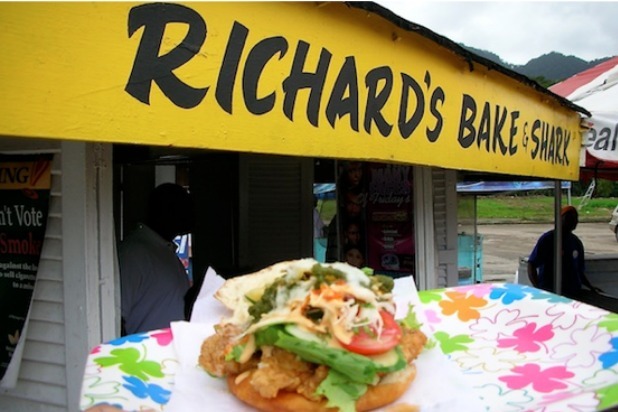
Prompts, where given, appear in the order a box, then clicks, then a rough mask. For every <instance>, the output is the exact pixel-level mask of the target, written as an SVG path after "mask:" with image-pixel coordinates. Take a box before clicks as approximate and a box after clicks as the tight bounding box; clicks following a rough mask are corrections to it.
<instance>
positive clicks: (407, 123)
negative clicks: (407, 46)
mask: <svg viewBox="0 0 618 412" xmlns="http://www.w3.org/2000/svg"><path fill="white" fill-rule="evenodd" d="M401 80H403V85H402V93H401V104H400V105H399V118H398V122H397V123H398V125H399V132H400V133H401V137H403V138H404V139H407V138H408V137H410V135H412V133H414V130H416V128H417V127H418V125H419V123H420V122H421V120H422V119H423V113H424V112H425V95H424V94H423V90H422V89H421V86H420V85H419V84H418V82H417V81H416V80H415V79H414V78H412V77H411V76H409V75H407V74H405V73H401ZM410 89H412V92H413V93H414V97H415V101H416V105H415V107H414V110H413V112H412V116H410V118H409V119H408V118H407V115H408V100H409V99H410V96H409V95H410Z"/></svg>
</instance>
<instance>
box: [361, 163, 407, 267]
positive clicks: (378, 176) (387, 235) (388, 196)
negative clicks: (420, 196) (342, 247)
mask: <svg viewBox="0 0 618 412" xmlns="http://www.w3.org/2000/svg"><path fill="white" fill-rule="evenodd" d="M412 188H413V185H412V167H410V166H403V165H393V164H381V163H368V164H367V197H366V203H365V207H366V210H365V217H366V222H367V224H366V235H367V264H368V266H369V267H371V268H373V269H374V270H375V271H377V272H379V273H388V274H391V275H392V276H393V277H398V276H404V275H409V274H412V275H414V267H415V264H414V215H413V200H414V197H413V191H412Z"/></svg>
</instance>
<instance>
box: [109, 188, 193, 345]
mask: <svg viewBox="0 0 618 412" xmlns="http://www.w3.org/2000/svg"><path fill="white" fill-rule="evenodd" d="M193 224H194V221H193V201H192V198H191V196H190V194H189V193H188V192H187V190H185V189H184V188H183V187H182V186H180V185H177V184H174V183H163V184H161V185H159V186H157V187H156V188H155V189H154V190H153V191H152V192H151V193H150V197H149V200H148V210H147V216H146V219H145V221H144V222H143V223H140V224H139V225H138V227H137V228H136V229H135V230H134V231H132V232H131V233H130V234H129V235H128V236H127V237H126V238H125V239H124V240H123V241H122V242H121V243H120V245H119V247H118V263H119V267H120V292H121V293H120V295H121V311H122V327H123V328H122V331H121V334H122V335H130V334H133V333H138V332H147V331H150V330H154V329H162V328H168V327H169V326H170V323H171V322H173V321H177V320H185V319H187V308H186V304H187V302H186V301H185V299H186V295H187V292H188V291H189V287H190V284H189V278H188V276H187V272H186V270H185V268H184V266H183V264H182V262H181V261H180V259H179V258H178V256H177V255H176V249H177V245H176V244H175V243H174V238H175V237H176V236H178V235H184V234H187V233H190V232H191V230H192V228H193Z"/></svg>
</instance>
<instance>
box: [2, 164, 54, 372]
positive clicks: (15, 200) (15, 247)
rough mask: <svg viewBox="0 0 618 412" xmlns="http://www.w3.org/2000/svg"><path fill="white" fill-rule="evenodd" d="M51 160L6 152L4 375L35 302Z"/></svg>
mask: <svg viewBox="0 0 618 412" xmlns="http://www.w3.org/2000/svg"><path fill="white" fill-rule="evenodd" d="M51 159H52V156H51V155H49V156H47V155H45V156H43V155H28V156H0V380H1V379H2V378H3V377H4V375H5V373H6V371H7V368H8V367H9V364H10V362H11V359H12V357H13V354H14V353H15V350H16V348H17V344H18V343H19V340H20V338H21V336H22V333H23V329H24V325H25V322H26V318H27V316H28V311H29V309H30V304H31V301H32V294H33V291H34V285H35V282H36V278H37V270H38V266H39V259H40V257H41V249H42V247H43V238H44V237H45V228H46V225H47V215H48V213H49V195H50V188H51Z"/></svg>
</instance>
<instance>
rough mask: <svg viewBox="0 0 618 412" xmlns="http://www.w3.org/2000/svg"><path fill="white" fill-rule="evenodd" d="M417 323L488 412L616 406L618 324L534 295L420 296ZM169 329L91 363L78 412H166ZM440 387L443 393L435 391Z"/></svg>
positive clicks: (510, 287) (497, 286)
mask: <svg viewBox="0 0 618 412" xmlns="http://www.w3.org/2000/svg"><path fill="white" fill-rule="evenodd" d="M418 295H419V299H420V301H421V303H422V304H421V305H419V307H418V308H417V315H418V317H419V319H421V320H422V321H423V323H424V324H423V329H424V331H425V332H426V333H427V334H428V336H430V338H431V339H430V344H432V345H436V346H437V347H439V348H440V349H441V351H442V352H443V353H444V354H445V355H446V356H447V357H448V358H449V359H450V360H451V361H452V362H454V363H455V364H456V365H457V366H458V367H459V369H460V370H461V371H462V372H463V373H464V374H465V377H466V381H467V382H469V384H470V386H471V387H472V389H473V390H474V391H476V393H477V395H478V397H479V398H480V399H481V402H482V403H483V404H484V405H485V407H486V410H487V411H543V412H551V411H556V412H558V411H560V412H564V411H598V410H604V409H607V408H610V407H612V406H616V405H618V314H614V313H610V312H607V311H605V310H602V309H599V308H596V307H593V306H589V305H586V304H583V303H580V302H576V301H572V300H570V299H567V298H563V297H560V296H557V295H554V294H551V293H548V292H545V291H541V290H539V289H535V288H532V287H529V286H523V285H516V284H508V283H504V284H501V283H492V284H477V285H470V286H461V287H455V288H447V289H440V290H430V291H420V292H419V293H418ZM172 341H173V336H172V333H171V330H170V329H163V330H157V331H152V332H148V333H144V334H136V335H131V336H127V337H124V338H120V339H116V340H113V341H111V342H107V343H104V344H101V345H99V346H97V347H95V348H94V349H93V350H92V352H91V353H90V355H89V357H88V360H87V365H86V369H85V372H84V379H83V384H82V394H81V400H80V407H81V408H82V409H86V408H88V407H90V406H92V405H96V404H101V403H108V404H111V405H115V406H117V407H119V408H121V409H125V410H145V409H154V410H157V411H163V410H165V405H166V404H167V403H168V401H169V398H170V396H171V393H172V390H173V387H174V375H175V372H176V370H177V368H178V361H177V357H176V352H175V350H174V346H173V345H172ZM436 384H438V383H436Z"/></svg>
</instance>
